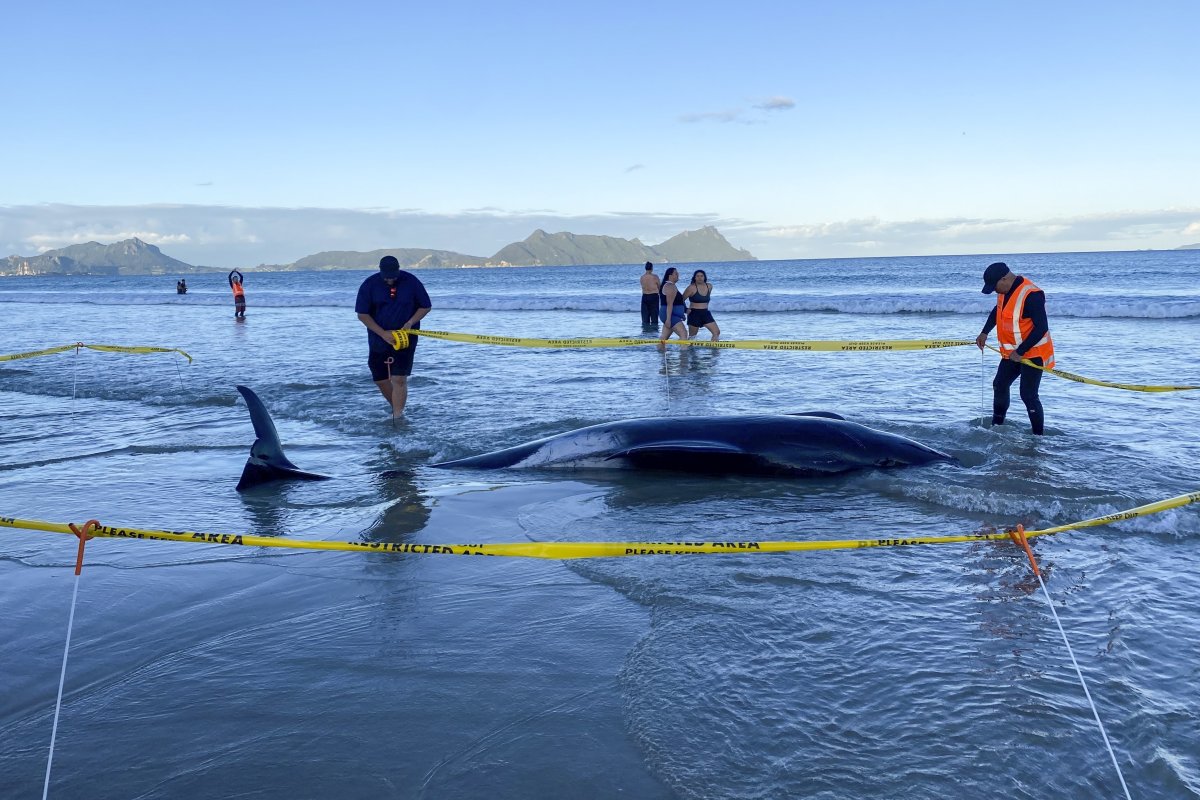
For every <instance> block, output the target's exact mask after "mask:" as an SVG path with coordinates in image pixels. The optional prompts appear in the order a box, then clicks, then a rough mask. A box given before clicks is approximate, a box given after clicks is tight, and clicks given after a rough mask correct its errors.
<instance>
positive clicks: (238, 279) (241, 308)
mask: <svg viewBox="0 0 1200 800" xmlns="http://www.w3.org/2000/svg"><path fill="white" fill-rule="evenodd" d="M242 280H243V278H242V273H240V272H238V271H237V270H236V269H235V270H233V271H232V272H230V273H229V288H230V289H232V290H233V316H234V317H240V318H241V319H245V318H246V291H245V290H244V289H243V288H242Z"/></svg>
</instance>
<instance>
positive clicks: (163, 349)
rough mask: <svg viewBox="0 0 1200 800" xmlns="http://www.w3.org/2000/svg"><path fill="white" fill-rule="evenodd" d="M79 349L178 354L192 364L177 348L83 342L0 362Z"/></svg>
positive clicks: (8, 356) (33, 352) (36, 351)
mask: <svg viewBox="0 0 1200 800" xmlns="http://www.w3.org/2000/svg"><path fill="white" fill-rule="evenodd" d="M81 347H82V348H86V349H88V350H96V351H98V352H101V353H138V354H145V353H179V355H181V356H183V357H184V358H186V359H187V360H188V363H189V364H190V363H192V357H191V356H190V355H188V354H187V353H185V352H184V351H182V350H180V349H179V348H177V347H126V346H123V345H118V344H84V343H83V342H76V343H75V344H64V345H62V346H61V347H47V348H46V349H45V350H30V351H29V352H26V353H13V354H12V355H7V356H0V361H17V360H19V359H22V358H37V357H39V356H51V355H54V354H55V353H65V352H67V351H69V350H76V349H78V348H81Z"/></svg>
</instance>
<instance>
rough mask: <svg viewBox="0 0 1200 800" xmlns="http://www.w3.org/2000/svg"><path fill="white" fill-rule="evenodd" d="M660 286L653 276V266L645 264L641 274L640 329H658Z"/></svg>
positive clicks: (655, 276)
mask: <svg viewBox="0 0 1200 800" xmlns="http://www.w3.org/2000/svg"><path fill="white" fill-rule="evenodd" d="M660 286H661V284H660V283H659V280H658V276H657V275H655V274H654V265H653V264H651V263H650V262H649V261H647V262H646V271H645V272H643V273H642V327H643V328H657V327H658V290H659V288H660Z"/></svg>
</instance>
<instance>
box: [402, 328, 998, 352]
mask: <svg viewBox="0 0 1200 800" xmlns="http://www.w3.org/2000/svg"><path fill="white" fill-rule="evenodd" d="M398 334H402V335H403V336H404V339H403V340H402V339H401V338H400V336H399V335H398ZM409 336H427V337H429V338H430V339H443V340H445V341H447V342H466V343H468V344H495V345H502V346H504V347H543V348H556V349H564V348H573V347H635V346H645V345H657V344H661V343H662V342H661V340H659V339H647V338H643V337H637V338H635V337H632V336H626V337H621V338H611V339H604V338H587V339H530V338H525V337H515V336H486V335H484V334H480V333H454V332H451V331H427V330H424V329H421V330H415V329H412V330H410V329H405V330H399V331H392V338H393V345H392V346H393V347H394V348H395V349H397V350H403V349H404V348H405V347H407V346H408V337H409ZM401 342H403V344H402V343H401ZM666 343H667V344H677V345H684V346H687V347H711V348H716V349H728V350H808V351H814V352H818V351H820V352H834V351H875V350H935V349H938V348H941V347H962V346H963V345H968V344H974V343H975V342H974V341H971V340H968V339H897V340H883V339H879V340H873V339H867V340H862V341H854V340H847V341H836V340H827V339H812V340H799V339H742V340H736V339H731V340H721V341H719V342H714V341H711V340H708V339H668V340H667V342H666Z"/></svg>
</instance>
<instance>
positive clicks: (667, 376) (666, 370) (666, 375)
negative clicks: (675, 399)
mask: <svg viewBox="0 0 1200 800" xmlns="http://www.w3.org/2000/svg"><path fill="white" fill-rule="evenodd" d="M662 354H663V380H665V381H666V382H667V413H668V414H670V413H671V367H670V365H669V364H668V363H667V348H665V347H664V348H663V349H662Z"/></svg>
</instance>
